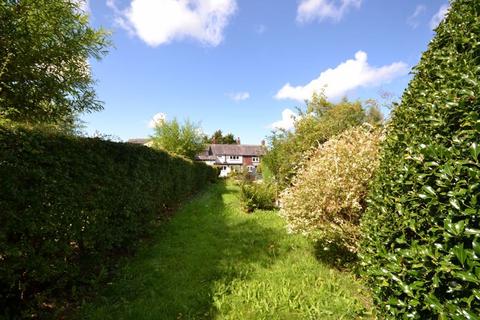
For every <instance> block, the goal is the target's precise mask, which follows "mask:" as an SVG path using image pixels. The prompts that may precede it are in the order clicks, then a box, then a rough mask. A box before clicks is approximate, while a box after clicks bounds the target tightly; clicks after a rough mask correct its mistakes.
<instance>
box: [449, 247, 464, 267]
mask: <svg viewBox="0 0 480 320" xmlns="http://www.w3.org/2000/svg"><path fill="white" fill-rule="evenodd" d="M452 251H453V253H454V254H455V257H457V259H458V261H460V263H461V264H462V265H464V264H465V260H466V259H467V252H466V251H465V249H464V248H463V243H462V244H461V245H456V246H455V247H454V248H453V249H452Z"/></svg>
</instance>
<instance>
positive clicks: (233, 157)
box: [228, 156, 240, 160]
mask: <svg viewBox="0 0 480 320" xmlns="http://www.w3.org/2000/svg"><path fill="white" fill-rule="evenodd" d="M228 159H230V160H239V159H240V157H239V156H228Z"/></svg>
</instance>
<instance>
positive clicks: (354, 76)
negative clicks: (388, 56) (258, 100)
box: [275, 51, 408, 101]
mask: <svg viewBox="0 0 480 320" xmlns="http://www.w3.org/2000/svg"><path fill="white" fill-rule="evenodd" d="M407 73H408V66H407V64H405V63H404V62H395V63H392V64H390V65H386V66H383V67H374V66H371V65H369V64H368V61H367V54H366V53H365V52H363V51H358V52H357V53H355V59H349V60H347V61H345V62H343V63H341V64H339V65H338V66H337V67H336V68H334V69H328V70H325V71H323V72H322V73H321V74H320V76H319V77H318V78H316V79H314V80H312V81H311V82H310V83H308V84H306V85H305V86H296V87H293V86H292V85H290V83H287V84H286V85H284V86H283V88H282V89H280V90H279V91H278V93H277V94H276V95H275V98H277V99H292V100H298V101H304V100H306V99H310V98H311V97H312V95H313V93H315V92H317V93H320V92H322V91H324V94H325V95H326V96H327V98H329V99H335V98H340V97H342V96H344V95H346V94H347V93H348V92H350V91H352V90H354V89H357V88H360V87H372V86H378V85H381V84H384V83H388V82H390V81H391V80H393V79H394V78H396V77H399V76H403V75H405V74H407Z"/></svg>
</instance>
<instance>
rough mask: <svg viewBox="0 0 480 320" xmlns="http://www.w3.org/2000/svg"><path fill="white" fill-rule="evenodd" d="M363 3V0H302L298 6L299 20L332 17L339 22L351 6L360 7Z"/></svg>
mask: <svg viewBox="0 0 480 320" xmlns="http://www.w3.org/2000/svg"><path fill="white" fill-rule="evenodd" d="M338 2H339V3H338ZM361 5H362V0H340V1H334V0H301V1H300V4H299V5H298V8H297V21H298V22H300V23H307V22H312V21H314V20H318V21H322V20H325V19H331V20H333V21H335V22H338V21H340V20H341V19H342V18H343V16H344V15H345V14H346V13H347V12H348V11H349V10H350V8H357V9H358V8H360V6H361Z"/></svg>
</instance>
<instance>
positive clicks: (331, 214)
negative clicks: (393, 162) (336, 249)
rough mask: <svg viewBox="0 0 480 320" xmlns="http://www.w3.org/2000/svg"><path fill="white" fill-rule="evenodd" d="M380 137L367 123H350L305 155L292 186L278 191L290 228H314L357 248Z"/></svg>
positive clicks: (311, 231)
mask: <svg viewBox="0 0 480 320" xmlns="http://www.w3.org/2000/svg"><path fill="white" fill-rule="evenodd" d="M380 136H381V135H380V132H379V130H377V129H372V128H371V127H366V126H360V127H356V128H352V129H349V130H347V131H345V132H343V133H342V134H340V135H338V136H336V137H334V138H332V139H330V140H329V141H327V142H326V143H324V144H323V145H321V146H320V147H319V148H318V149H317V150H315V151H314V152H313V153H312V154H310V155H307V156H306V159H307V160H306V161H305V162H304V164H303V167H302V169H300V171H299V172H298V174H297V176H296V177H295V178H294V180H293V185H292V186H291V187H289V188H287V189H286V190H285V191H284V192H283V193H282V195H281V203H282V210H281V213H282V215H283V216H284V217H285V218H286V219H287V222H288V225H289V228H290V229H291V230H292V231H297V232H303V233H316V234H319V235H321V236H322V238H323V239H330V240H331V241H340V242H341V244H343V245H344V246H345V247H347V248H348V249H349V250H350V251H352V252H356V251H357V239H358V235H359V231H358V226H359V220H360V217H361V215H362V213H363V212H364V209H365V197H366V195H367V188H368V184H369V181H370V179H371V178H372V175H373V173H374V171H375V169H376V168H377V166H378V145H379V141H380Z"/></svg>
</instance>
